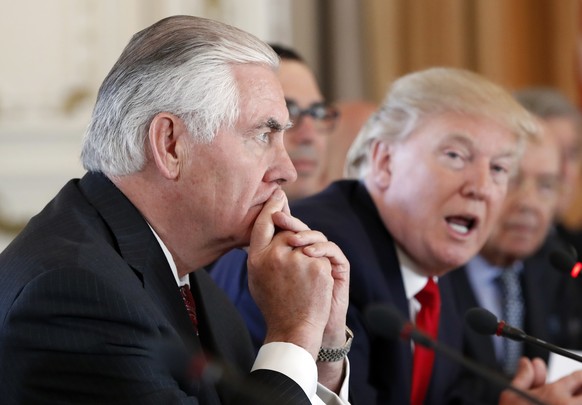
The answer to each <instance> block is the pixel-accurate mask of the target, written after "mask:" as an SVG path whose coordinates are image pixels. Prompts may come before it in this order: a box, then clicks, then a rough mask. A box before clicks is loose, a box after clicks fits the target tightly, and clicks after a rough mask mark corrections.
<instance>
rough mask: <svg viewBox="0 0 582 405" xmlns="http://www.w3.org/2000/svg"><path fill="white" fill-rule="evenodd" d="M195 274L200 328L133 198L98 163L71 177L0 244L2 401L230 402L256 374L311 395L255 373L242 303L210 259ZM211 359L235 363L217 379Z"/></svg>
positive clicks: (287, 391)
mask: <svg viewBox="0 0 582 405" xmlns="http://www.w3.org/2000/svg"><path fill="white" fill-rule="evenodd" d="M190 280H191V285H192V291H193V294H194V296H195V299H196V301H197V306H198V316H199V325H200V326H199V329H200V338H198V337H197V336H196V334H195V333H193V328H192V324H191V323H190V320H189V318H188V315H187V312H186V310H185V308H184V304H183V302H182V300H181V297H180V293H179V291H178V287H177V285H176V281H175V279H174V277H173V275H172V272H171V269H170V268H169V265H168V263H167V261H166V259H165V256H164V254H163V252H162V250H161V248H160V246H159V244H158V242H157V240H156V238H155V236H154V235H153V233H152V232H151V230H150V228H149V227H148V225H147V223H146V221H145V220H144V218H143V217H142V216H141V214H140V213H139V212H138V210H137V209H136V208H135V207H134V206H133V205H132V204H131V203H130V202H129V200H127V199H126V197H125V196H124V195H123V194H122V193H121V192H120V191H119V190H118V189H117V188H116V187H115V186H114V185H113V184H112V183H111V182H110V181H109V180H108V179H107V178H106V177H105V176H103V175H101V174H87V175H86V176H85V177H84V178H83V179H82V180H72V181H70V182H69V183H68V184H67V185H66V186H65V187H64V188H63V189H62V190H61V191H60V192H59V194H58V195H57V196H56V197H55V199H53V201H51V202H50V203H49V204H48V205H47V207H46V208H45V209H44V210H43V211H42V212H41V213H40V214H38V215H37V216H36V217H34V218H33V219H31V221H30V223H29V224H28V225H27V227H26V228H25V229H24V230H23V232H22V233H21V234H20V235H19V236H18V237H17V238H16V239H15V240H14V241H13V243H11V244H10V245H9V246H8V247H7V249H6V250H5V251H4V252H3V253H2V254H1V255H0V325H1V327H0V392H1V393H2V394H1V397H2V403H4V404H16V403H27V404H28V403H43V404H44V403H59V404H62V403H75V404H77V403H107V404H113V403H115V404H117V403H132V404H133V403H139V404H149V403H152V404H154V403H155V404H161V403H164V404H165V403H192V404H196V403H200V404H227V403H232V400H233V397H234V396H235V395H239V394H240V391H241V390H240V388H241V387H244V388H245V389H243V391H248V390H246V388H247V387H252V388H255V387H256V385H253V384H258V385H260V386H261V387H264V386H266V387H274V388H273V390H270V389H267V390H265V391H261V392H263V393H264V395H265V396H266V397H267V398H268V400H267V402H266V403H279V401H282V402H284V403H294V404H296V403H302V404H308V403H309V401H308V399H307V398H306V396H305V394H304V393H303V391H302V390H301V389H300V387H299V386H298V385H297V384H295V383H294V382H292V381H291V380H290V379H289V378H287V377H286V376H283V375H282V374H279V373H275V372H271V371H258V372H255V373H251V374H249V370H250V367H251V365H252V361H253V351H252V349H251V346H250V341H249V338H248V335H247V332H246V328H245V326H244V324H243V323H242V321H241V320H240V318H239V317H238V315H237V313H236V310H235V309H234V307H233V306H232V304H231V303H230V302H229V301H228V299H227V298H226V297H225V296H224V294H223V293H222V292H221V291H220V290H219V289H218V288H217V287H216V286H215V285H214V283H213V282H212V281H211V280H210V278H209V277H208V275H207V274H206V273H205V272H204V270H198V271H196V272H194V273H193V274H192V275H191V278H190ZM211 360H212V361H215V362H216V363H215V364H223V365H224V367H225V368H228V369H229V370H231V371H232V374H228V375H227V377H226V378H224V379H223V380H222V381H218V382H217V381H216V378H214V375H215V374H212V373H208V372H206V373H205V372H204V371H208V370H209V369H208V368H205V366H204V364H205V362H207V361H211ZM241 379H245V382H244V383H242V384H241ZM279 388H280V389H279ZM235 391H236V392H237V393H236V394H235ZM267 391H268V392H267ZM281 393H282V394H281ZM257 402H258V400H255V399H249V398H244V399H242V400H241V403H257ZM261 403H262V402H261Z"/></svg>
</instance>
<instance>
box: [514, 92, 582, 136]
mask: <svg viewBox="0 0 582 405" xmlns="http://www.w3.org/2000/svg"><path fill="white" fill-rule="evenodd" d="M513 95H514V97H515V99H516V100H517V101H518V102H519V103H520V104H521V105H522V106H523V107H525V109H526V110H528V111H529V112H531V113H532V114H534V115H536V116H538V117H540V118H542V119H551V118H572V119H573V120H574V121H576V122H577V124H578V130H579V135H581V136H582V115H581V114H580V111H579V110H578V108H577V107H576V106H575V105H574V104H573V103H571V102H570V100H568V98H566V96H565V95H564V94H562V93H561V92H560V91H559V90H557V89H555V88H552V87H543V86H540V87H526V88H523V89H520V90H517V91H515V92H514V93H513Z"/></svg>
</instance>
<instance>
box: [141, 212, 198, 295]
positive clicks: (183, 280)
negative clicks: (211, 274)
mask: <svg viewBox="0 0 582 405" xmlns="http://www.w3.org/2000/svg"><path fill="white" fill-rule="evenodd" d="M148 226H149V227H150V229H151V230H152V232H153V233H154V236H155V237H156V239H157V240H158V243H159V244H160V247H161V248H162V251H163V252H164V256H166V260H167V261H168V264H169V265H170V269H172V274H173V275H174V279H175V280H176V284H177V285H178V287H182V286H183V285H188V286H190V279H189V278H188V275H185V276H184V277H182V278H180V277H179V276H178V268H177V267H176V262H174V258H173V257H172V254H171V253H170V251H169V250H168V248H167V247H166V245H165V244H164V242H162V239H161V238H160V237H159V236H158V234H157V233H156V231H154V228H152V226H151V225H150V224H149V223H148Z"/></svg>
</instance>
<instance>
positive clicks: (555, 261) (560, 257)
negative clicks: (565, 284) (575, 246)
mask: <svg viewBox="0 0 582 405" xmlns="http://www.w3.org/2000/svg"><path fill="white" fill-rule="evenodd" d="M549 259H550V263H551V264H552V266H554V268H555V269H557V270H559V271H561V272H564V273H568V274H570V276H571V277H572V278H577V277H578V276H579V275H580V271H581V270H582V263H580V262H577V261H576V260H575V259H574V258H573V257H572V256H571V255H569V254H567V253H566V252H564V251H562V250H554V251H553V252H551V253H550V256H549Z"/></svg>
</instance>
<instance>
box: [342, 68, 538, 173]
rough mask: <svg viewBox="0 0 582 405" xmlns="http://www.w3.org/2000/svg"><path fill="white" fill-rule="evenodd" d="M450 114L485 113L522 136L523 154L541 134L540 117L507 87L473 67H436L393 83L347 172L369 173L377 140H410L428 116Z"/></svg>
mask: <svg viewBox="0 0 582 405" xmlns="http://www.w3.org/2000/svg"><path fill="white" fill-rule="evenodd" d="M444 113H458V114H464V115H469V116H474V117H485V118H489V119H491V120H493V121H494V122H497V123H499V124H500V125H503V126H505V127H507V128H508V129H509V130H510V131H511V132H512V133H514V134H515V136H516V138H517V139H518V142H519V145H520V146H519V151H520V153H521V152H523V149H524V147H525V140H526V138H528V137H530V136H533V137H537V136H539V131H540V129H539V125H538V123H537V122H536V120H535V118H534V117H533V116H532V115H531V114H530V113H528V112H527V111H526V110H525V109H524V108H523V107H522V106H520V105H519V103H518V102H517V101H516V100H515V99H514V98H513V96H512V95H511V94H510V93H509V92H508V91H506V90H505V89H503V88H502V87H501V86H499V85H497V84H495V83H493V82H491V81H489V80H487V79H486V78H484V77H483V76H481V75H479V74H477V73H474V72H470V71H467V70H462V69H456V68H444V67H437V68H430V69H427V70H422V71H419V72H414V73H410V74H408V75H405V76H403V77H401V78H399V79H398V80H396V81H395V82H394V83H393V84H392V85H391V86H390V89H389V91H388V94H387V95H386V97H385V99H384V101H383V102H382V104H381V106H380V107H379V108H378V110H377V111H376V112H375V113H374V114H372V116H371V117H370V118H369V119H368V121H367V122H366V124H365V125H364V126H363V127H362V129H361V130H360V133H359V134H358V136H357V138H356V139H355V140H354V143H353V144H352V146H351V148H350V150H349V151H348V154H347V158H346V176H347V177H350V178H362V177H364V176H365V175H366V174H367V173H368V170H369V164H368V163H369V159H370V156H369V153H370V149H371V145H372V144H373V143H374V141H375V140H383V141H387V142H397V141H401V140H404V139H406V138H407V137H408V136H409V135H410V134H411V133H413V132H414V131H415V130H416V128H418V127H419V125H420V124H421V123H422V122H423V120H425V119H428V118H430V117H432V116H435V115H440V114H444Z"/></svg>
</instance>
